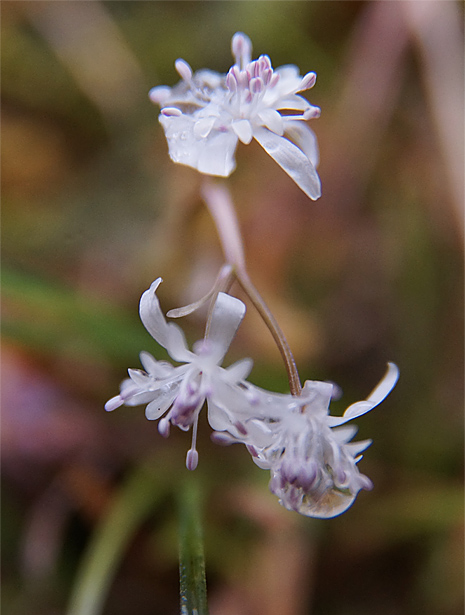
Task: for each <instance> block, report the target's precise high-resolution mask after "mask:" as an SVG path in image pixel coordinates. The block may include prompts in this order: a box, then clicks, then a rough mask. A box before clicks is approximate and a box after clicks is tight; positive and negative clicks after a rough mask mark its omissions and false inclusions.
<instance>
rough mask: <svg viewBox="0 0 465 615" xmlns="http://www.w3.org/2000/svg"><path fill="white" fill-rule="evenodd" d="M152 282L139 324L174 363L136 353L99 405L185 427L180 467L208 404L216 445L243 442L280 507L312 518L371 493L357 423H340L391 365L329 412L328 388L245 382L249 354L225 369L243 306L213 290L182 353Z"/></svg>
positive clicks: (178, 333) (354, 413)
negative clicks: (138, 409) (199, 328)
mask: <svg viewBox="0 0 465 615" xmlns="http://www.w3.org/2000/svg"><path fill="white" fill-rule="evenodd" d="M160 282H161V278H158V279H157V280H156V281H155V282H154V283H153V284H152V285H151V287H150V288H149V289H148V290H147V291H146V292H145V293H144V294H143V295H142V298H141V301H140V316H141V320H142V322H143V323H144V325H145V327H146V329H147V330H148V331H149V333H150V334H151V335H152V336H153V338H154V339H155V340H156V341H157V342H158V343H159V344H160V345H161V346H163V347H164V348H165V349H166V350H167V351H168V353H169V355H170V356H171V358H172V359H174V361H176V362H177V363H180V364H181V365H178V366H176V367H175V366H173V365H172V364H171V363H168V362H166V361H157V360H156V359H155V358H154V357H152V355H150V354H149V353H147V352H142V353H141V355H140V356H141V362H142V365H143V367H144V371H143V370H136V369H130V370H129V379H127V380H125V381H123V383H122V385H121V391H120V393H119V395H117V396H116V397H113V398H112V399H110V400H109V401H108V402H107V403H106V405H105V408H106V410H109V411H111V410H114V409H116V408H118V407H119V406H121V405H123V404H125V405H127V406H136V405H140V404H147V407H146V411H145V413H146V416H147V418H148V419H150V420H156V419H160V421H159V423H158V430H159V432H160V433H161V435H162V436H164V437H167V436H168V435H169V431H170V425H171V424H172V425H176V426H177V427H179V428H180V429H182V430H184V431H187V430H189V429H190V428H191V427H192V445H191V448H190V449H189V451H188V453H187V459H186V465H187V467H188V469H190V470H194V469H195V468H196V467H197V463H198V453H197V450H196V438H197V424H198V419H199V414H200V411H201V409H202V407H203V405H204V403H205V402H206V403H207V406H208V421H209V423H210V426H211V427H212V429H213V430H214V432H213V439H214V440H215V441H216V442H218V443H220V444H231V443H234V442H241V443H244V444H245V445H246V446H247V448H248V450H249V452H250V453H251V455H252V458H253V460H254V461H255V463H256V464H257V465H258V466H260V467H261V468H264V469H268V470H270V472H271V480H270V489H271V491H272V492H273V493H275V494H276V495H277V496H278V497H279V500H280V502H281V504H282V505H283V506H285V507H286V508H288V509H290V510H295V511H297V512H299V513H301V514H303V515H307V516H311V517H320V518H329V517H333V516H335V515H338V514H340V513H342V512H343V511H344V510H346V509H347V508H348V507H349V506H350V505H351V504H352V502H353V501H354V499H355V497H356V495H357V493H358V492H359V491H360V489H370V488H371V486H372V484H371V481H370V479H369V478H367V477H366V476H364V475H363V474H361V473H360V471H359V470H358V467H357V463H358V462H359V461H360V459H361V458H362V456H361V455H360V453H361V452H362V451H363V450H365V448H367V446H369V444H370V443H371V441H369V440H365V441H363V442H355V443H352V442H350V440H351V439H352V437H353V436H354V435H355V433H356V431H357V430H356V428H355V427H352V426H346V425H345V423H347V422H348V421H350V420H352V419H354V418H356V417H358V416H361V415H362V414H365V413H366V412H368V411H369V410H371V409H372V408H374V407H375V406H376V405H378V404H379V403H380V402H381V401H382V400H383V399H384V398H385V397H386V396H387V395H388V394H389V392H390V391H391V390H392V388H393V387H394V385H395V383H396V381H397V377H398V370H397V368H396V367H395V365H393V364H389V368H388V371H387V373H386V375H385V377H384V378H383V379H382V381H381V382H380V384H379V385H378V386H377V387H376V389H375V390H374V391H373V392H372V393H371V395H370V396H369V397H368V398H367V399H366V400H364V401H361V402H357V403H355V404H352V406H350V407H349V408H348V409H347V410H346V412H345V413H344V415H343V416H342V417H334V416H330V414H329V405H330V401H331V397H332V389H333V387H332V385H331V384H328V383H325V382H314V381H307V382H306V383H305V385H304V388H303V390H302V394H301V395H299V396H293V395H285V394H280V393H274V392H270V391H266V390H264V389H260V388H259V387H256V386H254V385H252V384H250V383H249V382H247V380H246V378H247V376H248V375H249V373H250V370H251V368H252V361H251V360H250V359H243V360H241V361H237V362H236V363H234V364H233V365H231V366H229V367H228V368H223V367H221V363H222V361H223V359H224V357H225V355H226V352H227V350H228V348H229V346H230V344H231V341H232V339H233V337H234V335H235V333H236V331H237V329H238V327H239V325H240V323H241V322H242V319H243V317H244V315H245V305H244V304H243V303H242V301H240V300H239V299H236V298H234V297H232V296H230V295H228V294H225V293H221V292H220V293H218V295H217V297H216V300H215V302H214V305H213V310H212V314H211V317H210V320H209V326H208V327H207V334H206V335H205V337H204V339H202V340H201V341H199V342H197V343H196V344H194V347H193V350H192V351H191V350H189V349H188V347H187V344H186V341H185V338H184V334H183V332H182V330H181V329H180V328H179V327H178V326H177V325H176V324H174V323H168V322H167V321H166V319H165V316H164V314H163V312H162V310H161V308H160V304H159V301H158V298H157V295H156V291H157V289H158V286H159V284H160Z"/></svg>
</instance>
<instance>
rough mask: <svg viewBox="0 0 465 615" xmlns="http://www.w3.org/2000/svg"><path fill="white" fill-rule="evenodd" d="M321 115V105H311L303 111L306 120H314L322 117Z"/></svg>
mask: <svg viewBox="0 0 465 615" xmlns="http://www.w3.org/2000/svg"><path fill="white" fill-rule="evenodd" d="M320 115H321V109H320V107H313V106H311V107H309V108H308V109H305V111H304V112H303V117H304V120H313V119H315V118H317V117H320Z"/></svg>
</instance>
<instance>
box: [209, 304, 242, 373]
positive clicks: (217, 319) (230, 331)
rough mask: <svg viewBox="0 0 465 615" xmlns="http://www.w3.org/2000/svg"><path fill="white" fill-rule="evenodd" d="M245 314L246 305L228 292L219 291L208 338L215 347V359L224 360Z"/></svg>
mask: <svg viewBox="0 0 465 615" xmlns="http://www.w3.org/2000/svg"><path fill="white" fill-rule="evenodd" d="M244 315H245V305H244V303H242V301H240V300H239V299H236V298H235V297H231V295H227V294H226V293H218V297H217V298H216V301H215V305H214V307H213V313H212V318H211V324H210V329H209V332H208V339H209V341H210V342H211V343H212V344H213V345H214V347H215V359H216V360H217V362H218V363H220V362H221V361H222V359H223V358H224V356H225V354H226V352H227V351H228V348H229V346H230V344H231V342H232V340H233V337H234V336H235V335H236V331H237V329H238V327H239V325H240V324H241V322H242V319H243V318H244Z"/></svg>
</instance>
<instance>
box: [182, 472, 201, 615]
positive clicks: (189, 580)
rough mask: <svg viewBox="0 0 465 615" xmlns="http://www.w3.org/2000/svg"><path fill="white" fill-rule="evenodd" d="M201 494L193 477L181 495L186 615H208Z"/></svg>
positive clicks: (183, 601)
mask: <svg viewBox="0 0 465 615" xmlns="http://www.w3.org/2000/svg"><path fill="white" fill-rule="evenodd" d="M200 502H201V494H200V488H199V485H198V483H197V482H196V480H195V478H193V477H189V480H188V481H186V483H185V485H184V487H183V489H181V491H180V495H179V525H180V531H179V586H180V587H179V591H180V598H181V614H182V615H208V607H207V585H206V579H205V558H204V549H203V533H202V526H201V520H200V519H201V504H200Z"/></svg>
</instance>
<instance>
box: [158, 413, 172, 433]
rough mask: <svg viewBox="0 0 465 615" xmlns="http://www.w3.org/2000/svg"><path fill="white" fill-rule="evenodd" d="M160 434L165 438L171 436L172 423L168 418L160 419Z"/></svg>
mask: <svg viewBox="0 0 465 615" xmlns="http://www.w3.org/2000/svg"><path fill="white" fill-rule="evenodd" d="M158 433H159V434H160V435H161V436H163V437H164V438H167V437H168V436H169V435H170V422H169V420H168V419H167V418H163V419H160V421H159V422H158Z"/></svg>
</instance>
